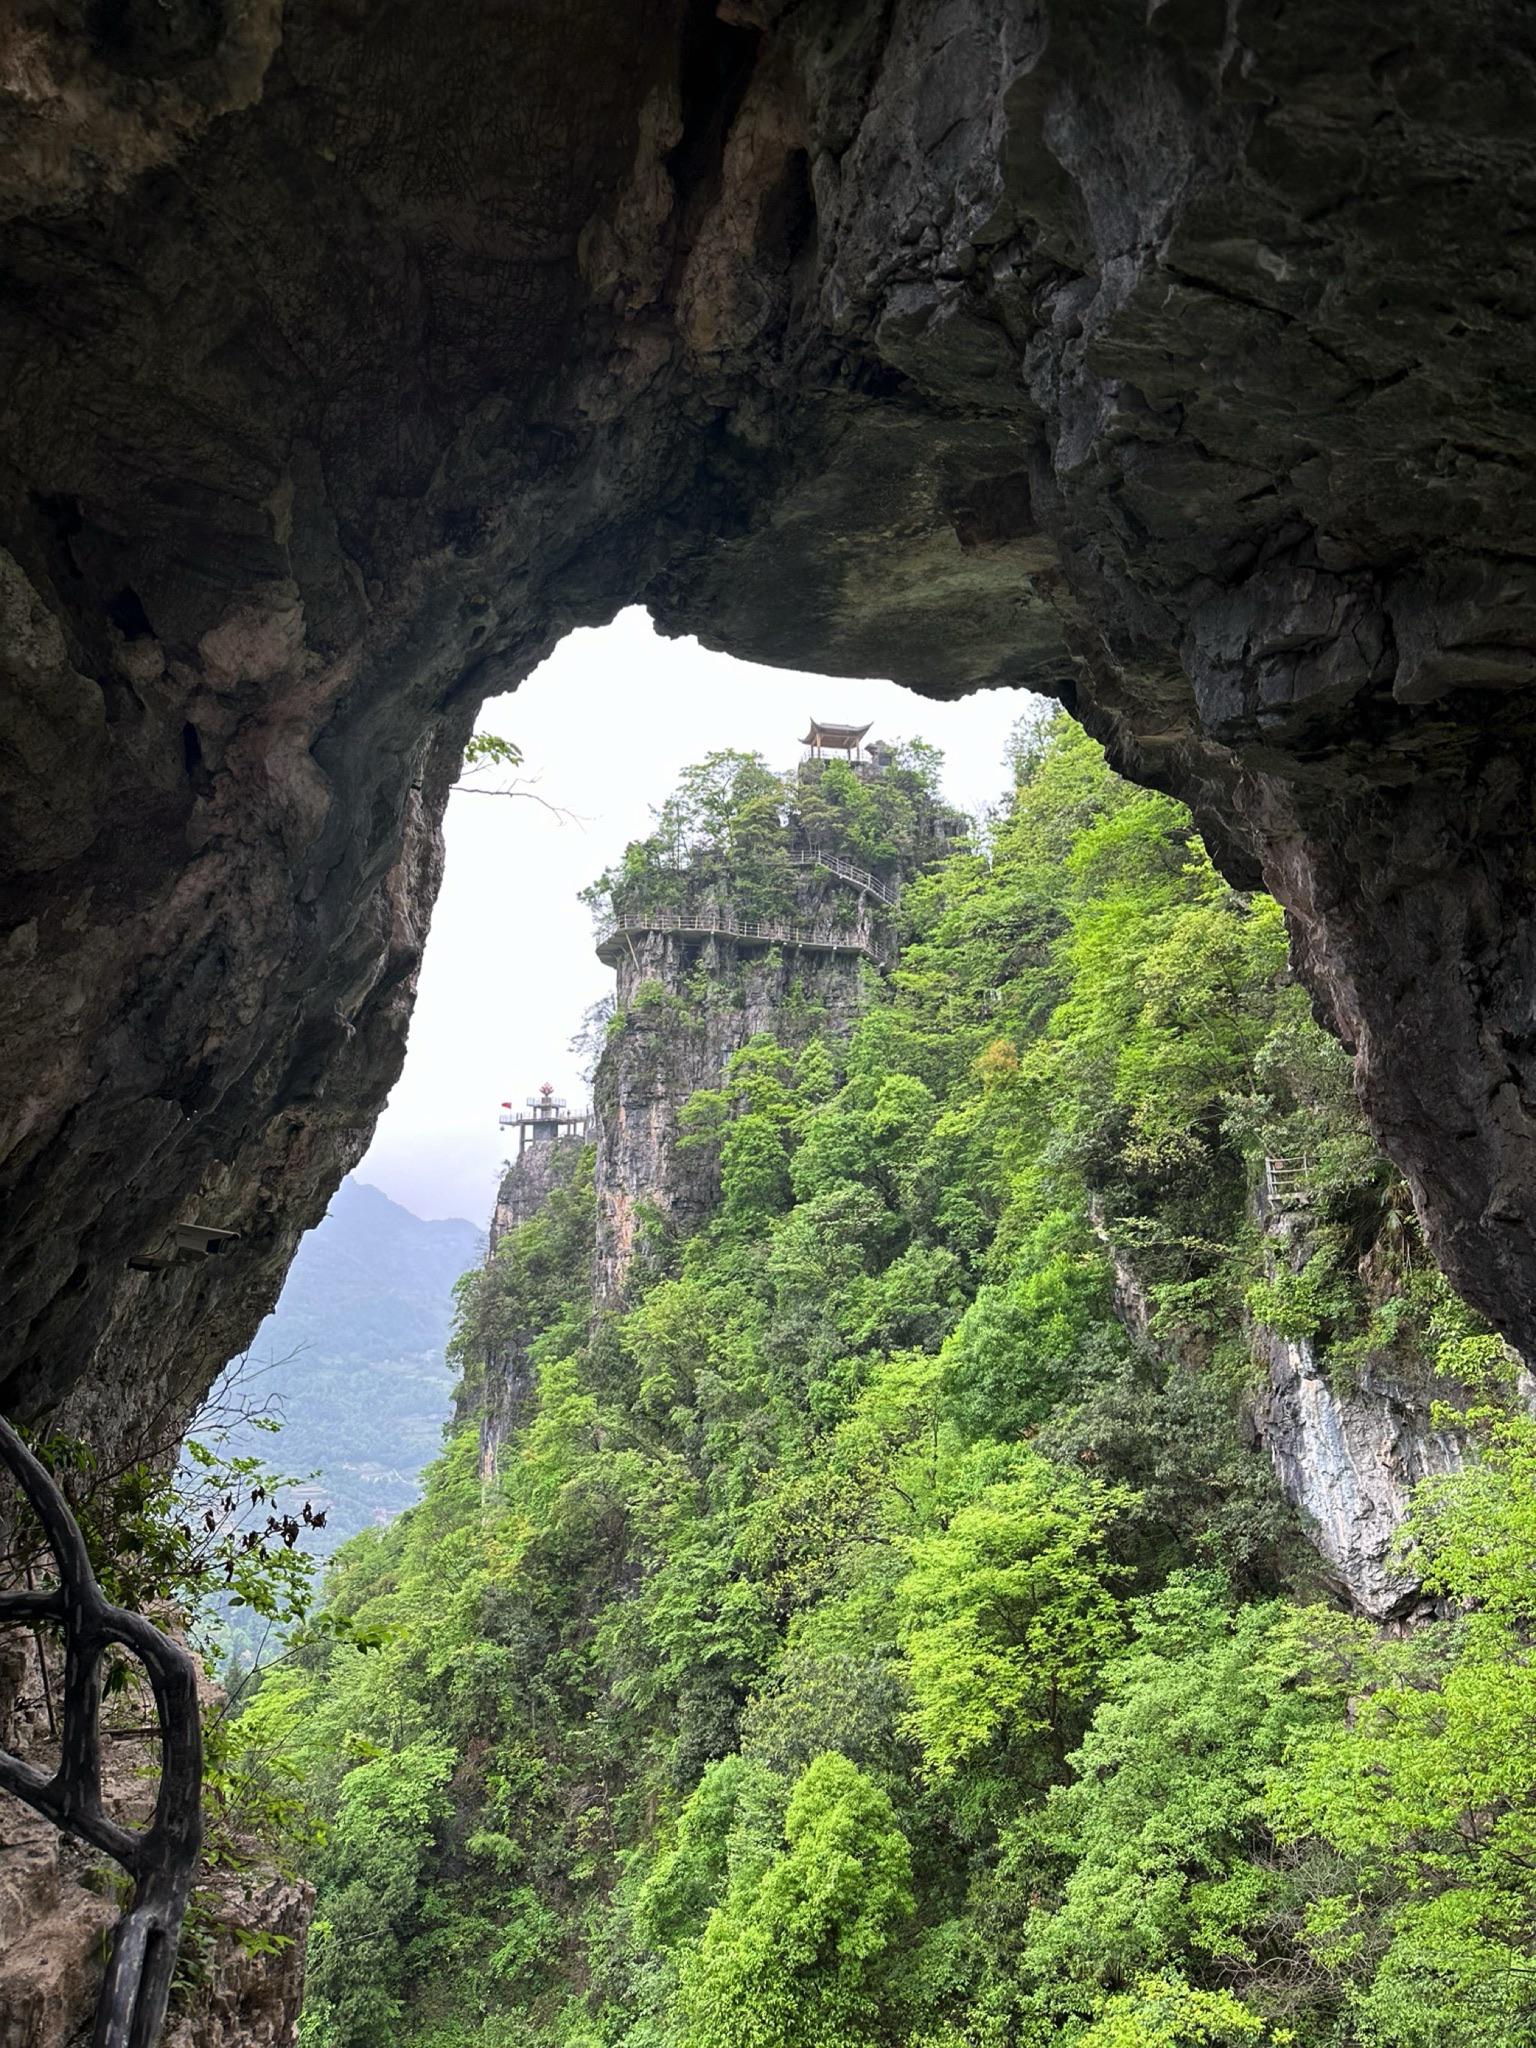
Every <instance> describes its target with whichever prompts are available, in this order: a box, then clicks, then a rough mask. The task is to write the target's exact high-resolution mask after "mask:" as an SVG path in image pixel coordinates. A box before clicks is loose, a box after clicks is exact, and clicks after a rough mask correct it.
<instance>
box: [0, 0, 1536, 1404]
mask: <svg viewBox="0 0 1536 2048" xmlns="http://www.w3.org/2000/svg"><path fill="white" fill-rule="evenodd" d="M1533 98H1536V25H1533V23H1532V20H1531V18H1530V16H1529V13H1528V11H1527V10H1526V9H1524V8H1522V7H1521V6H1519V5H1518V4H1517V0H1490V4H1488V5H1486V6H1483V7H1481V8H1478V9H1476V10H1471V11H1469V10H1467V9H1466V8H1465V7H1462V6H1458V5H1452V4H1449V0H1407V4H1405V5H1403V6H1399V7H1396V8H1392V9H1381V8H1369V7H1366V6H1363V5H1359V4H1355V0H1347V4H1344V5H1339V4H1337V0H1302V4H1301V5H1299V6H1290V7H1285V8H1281V7H1279V6H1277V5H1275V4H1273V0H1232V4H1230V5H1228V6H1214V5H1213V6H1207V5H1201V4H1194V0H1157V4H1154V5H1152V6H1151V7H1147V6H1145V5H1144V4H1142V0H1040V4H1023V0H1018V4H1013V0H944V4H940V0H897V4H895V5H879V6H876V5H874V4H872V0H871V4H868V5H847V4H843V0H803V4H800V5H798V6H794V7H789V6H786V5H784V4H782V0H729V4H724V5H722V6H720V7H719V8H714V7H711V6H709V5H708V4H702V0H701V4H685V0H646V4H644V5H637V6H625V7H614V6H603V5H598V4H596V0H584V4H576V5H572V4H565V0H562V4H559V5H552V4H551V5H543V4H541V5H537V6H532V7H527V8H523V9H520V10H518V11H517V12H516V14H515V16H508V15H505V14H502V13H498V12H496V11H494V10H490V11H488V10H486V9H485V8H483V7H481V6H479V5H476V4H474V0H447V4H446V5H445V6H442V7H439V8H435V9H433V10H432V11H431V12H430V14H427V13H424V12H423V11H422V10H420V9H412V8H408V7H407V8H398V7H397V8H387V7H376V6H372V5H369V4H367V0H360V4H350V0H349V4H339V0H292V4H290V5H288V6H287V7H286V8H285V9H284V11H283V15H282V20H281V29H280V40H279V31H278V27H277V23H276V17H275V13H274V12H273V11H272V10H268V9H264V8H263V7H262V6H260V5H251V6H243V7H233V6H226V5H222V4H221V5H215V6H211V7H209V8H206V9H191V8H187V7H180V6H174V5H173V6H171V7H168V8H156V9H150V8H147V7H145V8H141V7H139V6H137V5H132V4H130V5H129V6H127V7H126V8H114V9H110V10H105V11H103V10H83V9H79V8H77V7H74V6H72V5H66V4H64V0H56V4H54V5H53V6H52V7H49V8H44V9H42V10H38V11H35V12H34V13H33V14H32V15H29V16H28V17H26V18H25V19H23V18H22V17H20V16H14V17H12V19H11V20H10V21H9V22H8V23H7V25H6V27H5V28H4V30H3V31H0V135H3V136H5V137H6V139H7V140H9V141H11V142H12V144H13V148H12V149H11V151H10V152H9V153H8V155H7V162H6V173H5V182H4V187H3V193H0V197H3V200H4V205H5V207H6V209H7V210H8V211H9V215H10V218H9V220H8V222H7V224H6V226H5V228H4V231H3V259H4V287H3V301H0V391H3V393H4V397H3V399H0V435H3V446H4V460H3V464H0V550H3V552H0V636H3V640H0V644H3V648H4V661H5V681H6V690H5V697H4V701H3V706H0V818H3V843H4V846H5V849H6V853H5V861H6V876H5V882H6V888H5V895H4V910H3V922H0V963H3V967H0V1030H3V1033H4V1040H5V1047H6V1059H5V1061H4V1063H3V1067H0V1199H3V1201H4V1204H5V1217H6V1230H5V1233H4V1238H3V1243H0V1302H3V1305H4V1306H3V1314H4V1318H5V1323H6V1327H7V1332H8V1337H9V1342H8V1348H7V1354H6V1360H5V1364H4V1367H3V1369H0V1402H3V1403H4V1404H5V1405H7V1406H8V1407H11V1408H13V1409H20V1410H23V1411H35V1410H37V1409H39V1408H42V1407H44V1406H46V1405H49V1404H51V1403H56V1402H57V1401H58V1400H59V1399H60V1398H61V1397H62V1396H63V1395H64V1394H65V1393H66V1392H67V1391H68V1390H69V1389H70V1388H71V1387H80V1386H81V1383H82V1380H83V1379H84V1377H85V1376H86V1375H87V1373H89V1384H88V1386H86V1387H84V1388H83V1389H82V1391H81V1393H80V1394H79V1395H78V1396H77V1401H78V1404H79V1405H78V1408H77V1411H76V1420H77V1422H82V1421H83V1422H84V1424H85V1425H86V1426H88V1427H90V1428H92V1429H93V1431H95V1432H96V1433H100V1432H101V1431H104V1430H106V1429H108V1428H110V1424H111V1418H112V1416H113V1415H114V1414H118V1413H121V1412H122V1410H123V1408H124V1407H125V1406H126V1405H127V1400H128V1397H127V1396H126V1395H125V1392H124V1389H125V1387H126V1386H128V1385H130V1384H131V1385H132V1387H133V1390H134V1391H133V1395H132V1399H133V1400H134V1401H135V1402H140V1401H149V1402H155V1401H161V1400H164V1401H165V1402H167V1403H168V1404H170V1405H172V1406H174V1405H175V1404H177V1403H178V1402H183V1401H185V1400H186V1399H188V1398H190V1396H191V1394H192V1393H193V1392H194V1391H195V1390H196V1388H197V1387H198V1386H199V1385H200V1384H202V1383H203V1382H205V1381H206V1379H207V1378H208V1377H209V1376H210V1374H211V1373H212V1371H213V1370H215V1369H216V1368H217V1366H218V1365H219V1364H221V1363H222V1361H223V1360H224V1358H226V1357H227V1356H229V1355H230V1354H231V1353H232V1352H234V1351H235V1350H237V1349H238V1348H239V1346H240V1343H241V1341H242V1340H243V1338H244V1337H246V1336H247V1335H248V1334H249V1332H250V1330H251V1329H252V1328H253V1327H254V1325H255V1322H256V1320H257V1318H258V1316H259V1314H260V1313H261V1311H262V1310H263V1309H264V1308H265V1307H267V1306H268V1305H270V1302H271V1300H272V1298H273V1296H274V1295H275V1292H276V1289H277V1285H278V1282H279V1279H280V1277H281V1273H282V1270H283V1267H284V1264H285V1262H286V1260H287V1258H288V1256H289V1254H290V1252H291V1249H292V1246H293V1244H294V1242H295V1240H296V1238H297V1236H298V1234H299V1232H300V1231H301V1230H302V1229H303V1228H304V1227H306V1226H307V1225H308V1224H310V1223H312V1222H313V1221H314V1220H315V1219H316V1218H317V1216H318V1214H319V1213H320V1210H321V1208H322V1206H323V1203H324V1200H325V1198H326V1195H327V1194H328V1192H329V1191H330V1189H331V1188H332V1187H333V1186H334V1185H335V1184H336V1182H337V1180H338V1179H339V1177H340V1175H341V1173H342V1172H343V1171H344V1169H345V1168H346V1166H347V1165H348V1164H350V1163H351V1161H353V1160H354V1159H355V1158H356V1157H357V1156H358V1153H359V1152H360V1150H361V1148H362V1146H363V1144H364V1143H365V1141H366V1137H367V1134H368V1130H369V1127H370V1124H371V1121H372V1118H373V1116H374V1114H375V1113H376V1111H377V1108H378V1106H379V1104H380V1103H381V1101H382V1100H383V1097H384V1095H385V1093H386V1091H387V1089H388V1087H389V1085H390V1083H391V1081H392V1079H393V1077H394V1074H395V1071H396V1069H397V1066H398V1062H399V1057H400V1045H401V1036H402V1032H403V1029H404V1024H405V1019H406V1016H407V1014H408V1011H409V1005H410V999H411V991H412V983H413V977H414V973H415V968H416V963H417V960H418V958H419V952H420V945H421V940H422V934H423V930H424V926H425V921H426V918H427V916H428V914H429V912H430V908H431V903H432V898H433V894H434V891H435V887H436V882H437V876H438V861H439V854H438V841H437V820H438V817H439V815H440V812H441V808H442V804H443V801H444V796H445V791H446V788H447V786H448V783H449V780H450V778H451V776H452V773H453V768H454V763H455V760H456V758H457V754H458V750H459V748H460V746H461V744H462V741H463V739H464V736H465V734H466V732H467V731H468V728H469V722H470V719H471V717H472V715H473V712H474V708H475V705H476V703H477V702H478V700H479V699H480V697H481V696H482V695H483V694H484V693H485V692H486V691H487V690H491V689H498V688H504V687H508V686H510V685H512V684H514V683H515V682H516V681H517V680H518V679H519V678H520V677H521V676H523V675H524V674H526V673H527V672H528V670H529V668H530V667H531V666H532V665H533V664H534V663H535V662H536V661H537V660H538V659H539V658H540V657H541V655H542V654H543V653H544V652H545V651H547V649H548V648H549V647H550V646H551V645H552V644H553V642H554V641H555V640H556V639H557V638H558V636H559V635H560V634H561V633H562V632H563V631H564V630H566V629H567V628H568V627H569V626H571V625H573V624H576V623H580V622H584V621H585V622H590V621H594V620H598V619H601V618H603V617H606V616H607V615H609V614H610V613H611V612H612V611H613V610H614V609H615V608H616V607H617V606H618V605H620V604H621V603H624V602H627V601H631V600H634V599H636V598H642V599H644V600H645V601H647V602H648V603H649V604H650V605H651V606H652V608H653V610H654V612H655V613H656V615H657V617H658V618H659V620H660V621H661V622H662V624H663V626H664V627H665V628H666V629H667V630H671V631H689V632H697V633H699V634H700V635H701V636H702V637H704V638H705V639H706V640H708V641H709V642H711V643H712V644H715V645H720V646H726V647H729V648H731V649H732V650H733V651H735V652H737V653H740V654H743V655H748V656H751V657H754V658H757V659H761V660H767V661H773V662H780V663H788V664H793V665H795V666H797V667H802V668H807V667H808V668H813V669H821V670H832V671H836V672H842V673H847V672H863V673H871V672H873V673H885V674H890V675H894V676H896V677H898V678H899V679H901V680H903V681H906V682H909V683H911V684H913V685H914V686H916V687H918V688H922V689H927V690H930V691H932V692H934V693H936V694H941V695H943V694H953V693H955V692H957V691H962V690H967V689H971V688H975V687H978V686H982V685H986V684H990V683H997V682H1012V683H1020V682H1022V683H1028V684H1030V685H1032V686H1034V687H1037V688H1042V689H1046V690H1049V691H1052V692H1055V693H1057V694H1059V695H1061V696H1062V697H1063V698H1064V699H1065V700H1066V701H1067V702H1068V703H1069V704H1070V705H1072V706H1073V708H1075V709H1076V710H1077V712H1078V713H1079V715H1080V716H1082V717H1083V718H1084V719H1085V721H1086V722H1088V723H1089V724H1090V725H1091V726H1092V728H1093V729H1094V730H1095V731H1096V732H1098V733H1099V734H1100V735H1101V736H1102V737H1103V738H1105V740H1106V741H1107V743H1108V744H1109V746H1110V749H1111V752H1112V753H1113V755H1114V757H1115V759H1116V761H1117V763H1118V764H1119V765H1121V766H1123V767H1124V768H1125V769H1126V771H1127V772H1128V773H1130V774H1131V775H1133V776H1137V777H1140V778H1142V779H1144V780H1146V781H1149V782H1152V783H1154V784H1157V785H1158V786H1160V787H1165V788H1168V789H1172V790H1175V791H1177V792H1178V793H1179V794H1181V795H1182V796H1184V797H1186V798H1187V799H1188V800H1189V801H1190V802H1191V803H1192V804H1193V805H1194V807H1195V810H1196V812H1197V814H1198V816H1199V819H1200V822H1201V825H1202V827H1203V829H1204V830H1205V832H1206V834H1207V836H1208V838H1209V840H1210V842H1211V844H1212V846H1213V848H1214V849H1215V850H1216V852H1217V853H1218V856H1219V858H1220V859H1221V860H1222V861H1223V863H1224V864H1225V865H1226V867H1227V869H1228V871H1229V872H1230V873H1232V874H1233V875H1235V876H1238V877H1240V878H1244V879H1248V880H1256V879H1258V878H1260V877H1261V876H1262V878H1263V879H1264V880H1265V881H1266V882H1267V883H1268V885H1269V886H1270V887H1271V888H1272V889H1273V890H1274V891H1275V892H1276V894H1277V895H1279V897H1280V898H1281V900H1282V901H1283V902H1284V903H1285V905H1286V907H1287V909H1288V911H1289V913H1290V916H1291V920H1292V928H1293V932H1294V935H1295V938H1296V942H1297V950H1298V956H1299V959H1300V963H1301V966H1302V970H1303V972H1304V973H1305V974H1306V975H1307V977H1308V979H1309V981H1310V983H1311V985H1312V987H1313V988H1314V990H1315V991H1316V992H1317V995H1318V999H1319V1001H1320V1002H1321V1003H1322V1005H1323V1006H1324V1007H1325V1008H1326V1010H1327V1011H1328V1013H1329V1015H1330V1016H1331V1017H1332V1019H1333V1020H1334V1022H1335V1023H1336V1025H1337V1027H1338V1029H1339V1030H1340V1031H1341V1033H1342V1034H1343V1035H1344V1036H1345V1038H1346V1039H1347V1040H1348V1041H1349V1042H1350V1043H1351V1044H1352V1045H1353V1046H1354V1047H1355V1048H1356V1049H1357V1054H1358V1062H1359V1074H1360V1082H1361V1088H1362V1092H1363V1096H1364V1100H1365V1103H1366V1106H1367V1109H1368V1111H1369V1113H1370V1115H1371V1118H1372V1120H1373V1123H1374V1124H1375V1126H1376V1128H1377V1130H1378V1131H1379V1132H1380V1134H1381V1136H1382V1138H1383V1140H1384V1142H1385V1144H1386V1146H1387V1148H1388V1149H1389V1150H1390V1151H1391V1152H1392V1154H1393V1156H1394V1157H1395V1158H1396V1159H1397V1160H1398V1161H1399V1162H1400V1164H1402V1166H1403V1167H1404V1168H1405V1170H1406V1171H1407V1173H1408V1175H1409V1178H1410V1180H1411V1182H1412V1184H1413V1188H1414V1192H1415V1196H1416V1199H1417V1200H1418V1202H1419V1205H1420V1209H1421V1212H1422V1214H1423V1215H1424V1217H1425V1220H1426V1223H1427V1225H1428V1228H1429V1232H1430V1235H1431V1238H1432V1240H1433V1243H1434V1245H1435V1249H1436V1251H1437V1253H1438V1255H1439V1256H1440V1257H1441V1259H1442V1261H1443V1262H1444V1264H1445V1265H1446V1267H1447V1269H1448V1271H1449V1272H1450V1273H1451V1274H1452V1276H1453V1277H1454V1278H1455V1280H1456V1281H1457V1282H1458V1284H1459V1285H1460V1286H1462V1287H1463V1289H1464V1290H1465V1291H1466V1292H1467V1294H1468V1295H1469V1297H1470V1298H1471V1299H1473V1300H1474V1301H1475V1302H1477V1303H1478V1304H1479V1305H1480V1306H1482V1307H1483V1308H1485V1309H1486V1310H1487V1311H1488V1312H1489V1313H1490V1314H1491V1315H1493V1316H1494V1317H1495V1319H1496V1320H1497V1321H1498V1322H1499V1323H1500V1325H1501V1327H1502V1328H1503V1329H1504V1330H1505V1331H1506V1332H1507V1333H1508V1334H1509V1335H1510V1336H1511V1337H1512V1338H1513V1339H1514V1341H1515V1342H1516V1343H1518V1344H1520V1345H1522V1346H1523V1347H1525V1348H1527V1349H1536V1242H1533V1239H1536V1131H1533V1121H1532V1118H1533V1107H1532V1105H1533V1098H1536V1035H1533V1032H1532V1026H1531V1017H1532V1010H1533V1004H1536V939H1533V937H1532V931H1533V926H1532V922H1531V918H1530V910H1531V907H1532V901H1533V895H1536V873H1533V860H1536V856H1533V853H1532V838H1531V834H1530V830H1529V819H1530V814H1531V803H1532V795H1533V789H1532V781H1533V774H1532V770H1533V763H1536V728H1533V715H1532V713H1533V697H1532V692H1531V689H1530V657H1531V649H1532V646H1533V644H1536V571H1533V567H1532V564H1533V562H1536V538H1533V534H1532V531H1531V521H1532V514H1531V506H1532V503H1533V499H1532V494H1531V491H1530V489H1529V470H1530V462H1531V456H1532V448H1533V442H1536V427H1533V419H1532V408H1533V400H1532V397H1531V394H1532V393H1533V392H1536V363H1533V360H1532V358H1533V352H1536V322H1533V320H1532V318H1531V313H1532V310H1533V307H1532V300H1533V298H1536V268H1533V265H1532V261H1531V254H1530V252H1531V248H1532V234H1533V230H1536V162H1533V158H1532V153H1531V149H1530V140H1529V137H1530V118H1531V107H1532V104H1533ZM189 1219H195V1220H199V1221H206V1222H209V1223H213V1224H218V1225H223V1226H225V1227H228V1228H231V1229H235V1230H238V1231H239V1232H240V1234H241V1235H240V1242H239V1244H238V1246H237V1247H236V1249H235V1251H234V1252H233V1253H232V1254H231V1255H230V1256H229V1257H228V1258H227V1259H223V1260H220V1261H218V1262H217V1265H216V1267H215V1268H211V1269H210V1270H208V1271H201V1270H194V1269H177V1270H176V1271H174V1272H172V1273H168V1274H160V1275H138V1274H134V1273H131V1272H130V1271H129V1269H128V1263H127V1262H128V1260H129V1259H130V1258H131V1257H133V1256H134V1255H135V1253H137V1252H138V1251H140V1250H141V1249H142V1248H143V1247H144V1246H145V1245H146V1244H148V1243H150V1242H151V1241H153V1240H154V1239H155V1238H157V1237H158V1236H159V1235H160V1234H161V1232H162V1231H163V1230H164V1229H165V1227H166V1226H167V1225H168V1224H170V1223H172V1222H175V1221H178V1220H189Z"/></svg>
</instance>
